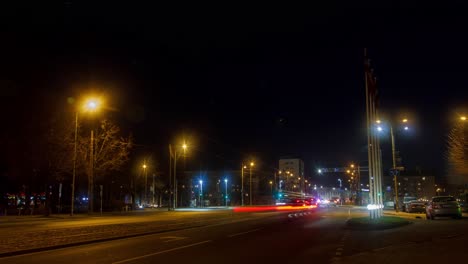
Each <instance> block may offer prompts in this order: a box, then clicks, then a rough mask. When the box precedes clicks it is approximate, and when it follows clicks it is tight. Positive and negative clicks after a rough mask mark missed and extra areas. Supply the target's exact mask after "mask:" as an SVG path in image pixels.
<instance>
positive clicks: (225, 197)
mask: <svg viewBox="0 0 468 264" xmlns="http://www.w3.org/2000/svg"><path fill="white" fill-rule="evenodd" d="M227 183H228V180H227V179H224V185H225V187H226V195H225V196H224V199H225V203H226V207H227V199H228V194H227Z"/></svg>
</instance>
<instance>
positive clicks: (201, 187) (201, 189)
mask: <svg viewBox="0 0 468 264" xmlns="http://www.w3.org/2000/svg"><path fill="white" fill-rule="evenodd" d="M199 183H200V207H203V181H202V180H200V181H199Z"/></svg>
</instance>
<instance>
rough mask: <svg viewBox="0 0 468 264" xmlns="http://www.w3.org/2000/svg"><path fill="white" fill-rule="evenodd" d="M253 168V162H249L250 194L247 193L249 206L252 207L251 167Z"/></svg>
mask: <svg viewBox="0 0 468 264" xmlns="http://www.w3.org/2000/svg"><path fill="white" fill-rule="evenodd" d="M253 166H254V163H253V162H250V168H249V172H250V180H249V181H250V184H249V185H250V186H249V187H250V191H249V192H250V193H249V198H250V205H252V196H253V195H252V167H253Z"/></svg>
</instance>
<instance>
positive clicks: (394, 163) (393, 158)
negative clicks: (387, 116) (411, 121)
mask: <svg viewBox="0 0 468 264" xmlns="http://www.w3.org/2000/svg"><path fill="white" fill-rule="evenodd" d="M376 122H377V123H378V124H380V120H377V121H376ZM401 122H402V123H404V124H407V123H408V119H407V118H404V119H402V120H401ZM389 125H390V138H391V141H392V173H393V181H394V184H395V205H396V206H395V211H396V212H398V211H399V208H398V183H397V182H398V181H397V179H398V178H397V166H396V151H395V136H394V133H393V126H392V124H391V123H389ZM379 128H381V127H380V126H379V127H377V130H378V131H382V129H379ZM404 129H405V130H408V129H409V127H408V126H406V125H405V127H404Z"/></svg>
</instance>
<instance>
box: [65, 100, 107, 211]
mask: <svg viewBox="0 0 468 264" xmlns="http://www.w3.org/2000/svg"><path fill="white" fill-rule="evenodd" d="M100 105H101V103H100V100H99V99H97V98H88V99H87V100H85V102H84V104H83V107H82V109H77V110H76V111H75V140H74V141H75V142H74V150H73V176H72V193H71V210H70V215H71V216H73V213H74V209H75V181H76V156H77V142H78V112H79V110H81V111H83V112H96V111H97V110H99V108H100ZM90 146H91V148H90V149H91V151H90V173H89V175H88V201H89V202H88V209H92V205H93V182H92V181H93V173H94V169H93V168H94V164H93V161H94V150H93V146H94V132H93V130H91V143H90Z"/></svg>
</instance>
